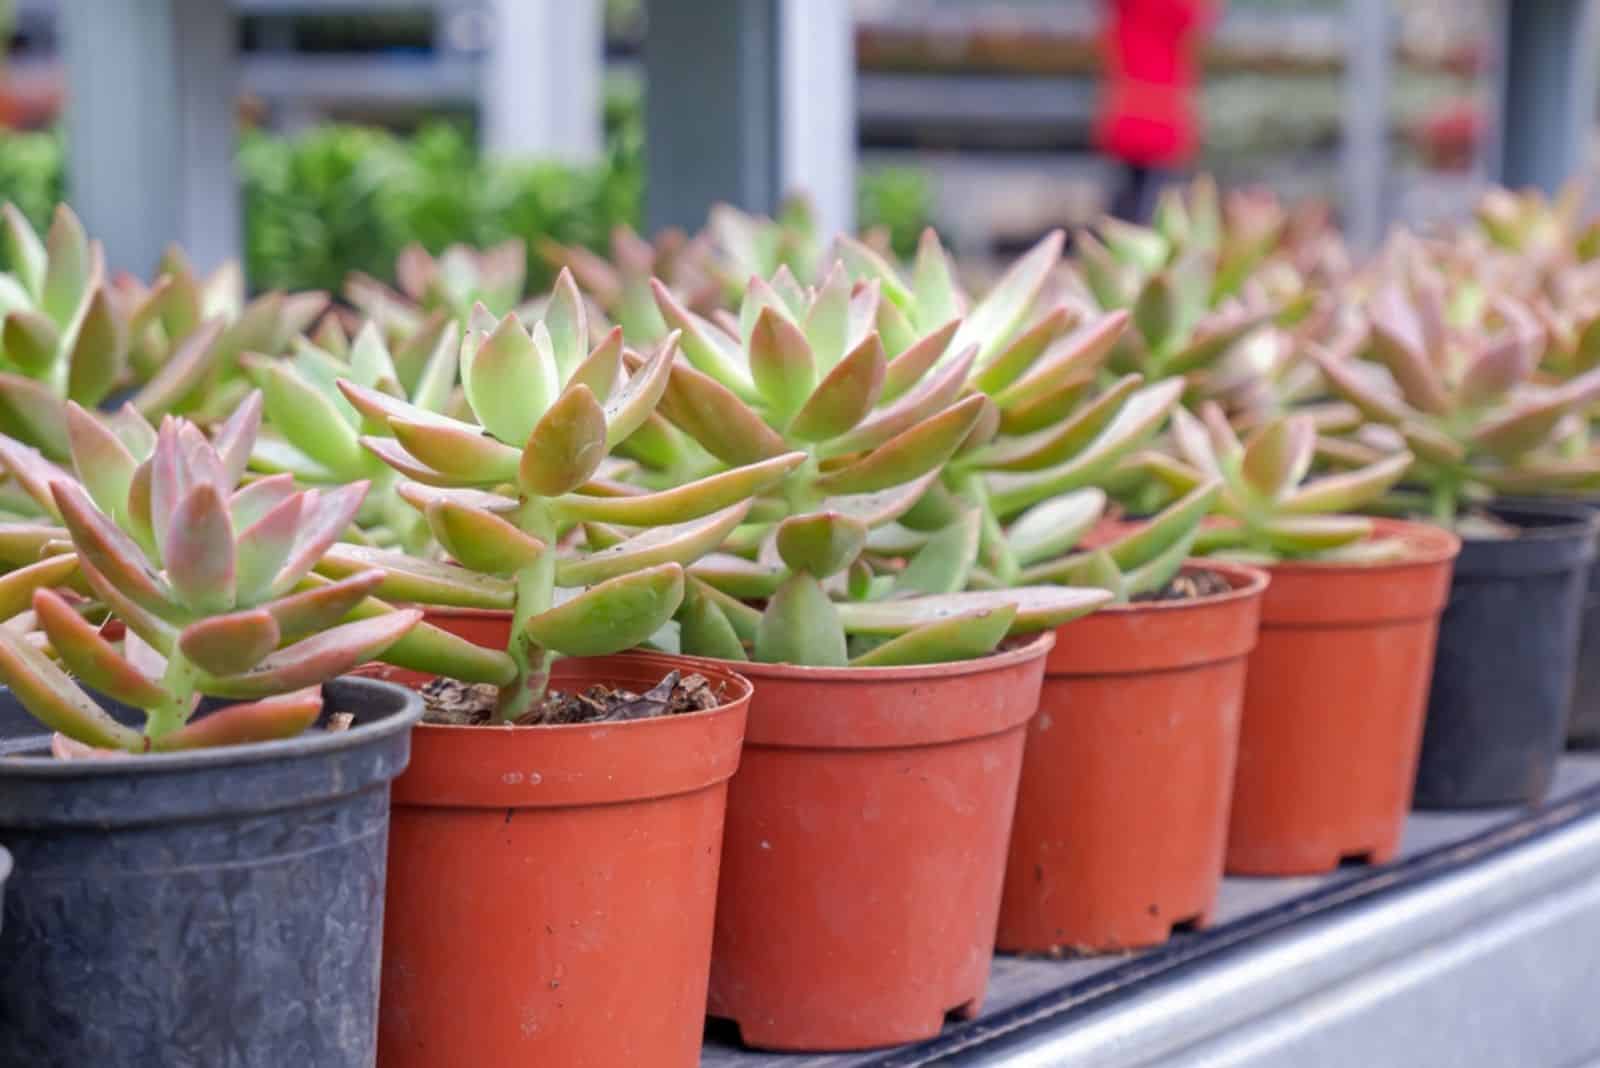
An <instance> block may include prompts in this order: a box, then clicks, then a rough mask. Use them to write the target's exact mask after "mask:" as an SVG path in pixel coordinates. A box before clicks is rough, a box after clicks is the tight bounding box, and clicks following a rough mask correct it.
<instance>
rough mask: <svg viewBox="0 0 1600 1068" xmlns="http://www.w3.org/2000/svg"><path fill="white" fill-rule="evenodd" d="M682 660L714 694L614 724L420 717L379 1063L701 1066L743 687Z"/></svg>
mask: <svg viewBox="0 0 1600 1068" xmlns="http://www.w3.org/2000/svg"><path fill="white" fill-rule="evenodd" d="M504 635H505V631H504V626H503V625H502V627H501V630H500V632H499V637H500V639H501V641H503V639H504ZM684 664H685V662H684V661H683V660H681V659H678V658H673V657H663V656H653V655H643V654H629V655H625V656H613V657H596V658H590V659H581V660H577V659H575V660H563V661H559V662H557V664H556V667H555V671H554V673H553V679H552V685H553V686H555V687H557V688H576V687H584V686H588V685H590V684H592V683H597V682H604V683H608V684H611V685H622V686H628V687H630V688H634V689H645V688H648V687H649V686H653V685H654V684H655V683H657V682H659V681H660V680H661V677H662V676H663V675H664V674H666V673H667V672H668V671H670V670H672V669H673V668H682V667H683V666H684ZM694 667H695V670H696V671H699V672H701V673H702V674H704V675H706V676H707V677H708V678H709V679H710V680H711V681H712V682H713V684H714V685H720V686H722V687H723V688H724V693H726V694H727V695H728V697H729V700H728V702H727V703H726V704H724V705H722V706H720V707H718V708H716V709H713V710H711V711H707V712H697V713H691V714H688V715H681V716H671V717H663V718H657V719H648V720H636V721H632V722H626V723H607V724H593V725H578V726H557V727H504V728H499V727H449V726H436V725H430V724H423V725H422V726H420V727H418V728H417V732H416V735H415V738H414V740H413V743H412V744H413V749H412V764H411V768H410V770H409V771H408V772H407V774H405V775H404V776H402V777H401V778H400V779H399V780H398V781H397V782H396V783H395V788H394V824H393V829H392V832H391V836H390V870H391V872H392V878H391V880H390V884H389V903H388V915H387V920H386V923H385V928H384V946H383V952H384V958H383V1000H382V1005H381V1009H380V1015H379V1057H378V1060H379V1063H380V1064H382V1065H383V1066H384V1068H439V1066H440V1065H446V1064H461V1065H471V1066H473V1068H513V1066H515V1068H521V1066H524V1065H561V1066H562V1068H619V1066H621V1065H628V1066H630V1068H632V1066H639V1068H694V1066H697V1065H698V1064H699V1063H700V1046H701V1035H702V1032H703V1030H704V1025H705V995H706V975H707V969H708V968H709V965H710V955H711V925H712V913H713V909H714V906H715V903H716V891H717V869H718V859H719V856H720V850H721V845H722V826H723V810H724V803H725V801H726V797H727V781H728V778H729V776H731V775H732V774H733V772H734V769H735V768H736V767H738V764H739V752H740V743H741V741H742V739H743V736H744V724H745V716H746V712H747V709H748V707H749V702H750V693H751V688H750V684H749V683H748V682H746V681H745V680H744V679H742V678H740V677H739V676H737V675H735V674H733V673H731V672H727V671H723V670H720V669H718V668H717V667H715V666H713V665H706V664H699V663H696V664H695V665H694Z"/></svg>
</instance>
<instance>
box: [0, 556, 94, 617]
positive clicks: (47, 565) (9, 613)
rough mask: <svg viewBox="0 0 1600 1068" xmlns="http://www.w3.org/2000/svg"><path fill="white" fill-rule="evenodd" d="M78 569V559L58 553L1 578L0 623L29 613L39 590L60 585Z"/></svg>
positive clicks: (7, 573)
mask: <svg viewBox="0 0 1600 1068" xmlns="http://www.w3.org/2000/svg"><path fill="white" fill-rule="evenodd" d="M77 570H78V558H77V557H76V556H74V555H72V554H71V553H70V552H69V553H58V554H55V555H52V556H48V557H46V558H44V559H42V560H36V561H34V562H32V563H30V564H28V565H27V566H25V567H19V568H17V569H16V570H14V571H8V572H6V573H5V574H3V575H0V623H3V622H4V621H6V620H8V619H11V618H12V617H14V616H17V615H20V614H21V613H23V612H26V611H28V609H29V608H30V607H32V606H33V605H34V603H35V601H36V594H37V592H38V591H40V590H44V589H49V588H50V587H53V586H60V585H63V584H65V583H66V582H67V580H68V579H70V578H71V577H72V576H73V574H74V572H76V571H77Z"/></svg>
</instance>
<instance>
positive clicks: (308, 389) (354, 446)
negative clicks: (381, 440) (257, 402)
mask: <svg viewBox="0 0 1600 1068" xmlns="http://www.w3.org/2000/svg"><path fill="white" fill-rule="evenodd" d="M260 385H261V394H262V399H263V401H264V403H265V407H266V413H267V418H268V419H269V420H270V421H271V422H272V425H273V426H274V427H276V428H277V429H278V430H279V431H281V432H282V433H283V435H284V437H286V438H288V439H289V440H290V441H292V442H293V443H294V444H295V446H296V447H297V448H298V449H300V450H301V451H302V452H304V453H305V454H306V455H307V456H309V457H311V458H312V459H313V460H315V461H316V462H317V463H319V464H321V465H323V466H324V467H326V468H327V469H328V470H330V471H334V472H336V473H339V474H341V475H342V476H343V477H346V478H349V477H352V476H353V475H354V473H355V472H358V471H361V470H362V469H363V467H364V465H365V464H366V462H367V460H366V455H365V453H363V452H362V449H361V442H360V439H359V437H358V436H357V434H356V428H355V427H353V426H351V425H350V423H349V422H347V421H346V419H345V416H344V414H343V413H342V412H340V410H339V408H338V406H337V405H336V404H335V403H334V401H333V399H332V398H330V397H329V396H328V395H327V394H325V393H323V392H322V391H321V390H320V389H317V388H316V387H315V386H313V385H312V384H311V383H310V382H308V381H306V380H305V379H303V378H301V377H300V376H299V375H297V374H295V372H294V371H293V370H291V369H290V367H289V365H288V364H283V363H274V364H270V365H268V366H267V367H266V369H265V371H264V373H263V374H262V377H261V383H260Z"/></svg>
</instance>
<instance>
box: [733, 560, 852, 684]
mask: <svg viewBox="0 0 1600 1068" xmlns="http://www.w3.org/2000/svg"><path fill="white" fill-rule="evenodd" d="M755 659H756V660H759V661H761V662H762V663H767V664H801V665H804V666H806V667H843V666H845V663H846V662H847V661H848V659H849V656H848V654H847V651H846V648H845V636H844V628H843V627H842V626H841V625H840V622H839V612H838V608H837V606H835V605H834V603H833V602H832V601H830V600H829V599H828V595H827V593H825V592H824V591H823V589H822V584H821V583H820V582H819V581H818V580H817V578H816V577H815V576H814V575H809V574H798V575H792V576H790V577H789V578H788V579H786V580H785V581H784V583H783V585H782V586H779V587H778V590H777V592H776V593H774V594H773V595H772V597H771V599H770V600H769V601H768V602H767V607H766V611H764V612H762V614H761V624H760V626H759V627H757V629H756V641H755Z"/></svg>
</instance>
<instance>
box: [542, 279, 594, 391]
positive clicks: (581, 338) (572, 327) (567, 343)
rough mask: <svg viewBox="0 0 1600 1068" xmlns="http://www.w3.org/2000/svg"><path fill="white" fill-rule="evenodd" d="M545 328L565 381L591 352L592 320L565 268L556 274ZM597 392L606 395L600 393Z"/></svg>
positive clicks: (546, 313) (546, 312) (547, 307)
mask: <svg viewBox="0 0 1600 1068" xmlns="http://www.w3.org/2000/svg"><path fill="white" fill-rule="evenodd" d="M544 325H545V329H546V330H548V331H549V332H550V350H551V352H553V353H554V354H555V359H556V367H557V368H558V369H559V370H560V380H561V381H563V382H565V381H567V380H568V379H570V378H571V377H572V375H573V371H574V370H575V369H576V368H577V366H578V365H579V364H580V363H582V362H583V360H584V357H585V356H586V355H587V354H588V352H589V321H588V317H587V315H586V314H585V313H584V309H583V295H582V294H580V293H579V292H578V284H577V283H576V282H574V281H573V280H572V272H571V271H569V270H567V269H566V268H565V267H563V268H562V269H561V273H560V274H558V275H556V282H555V286H554V287H553V288H552V289H551V290H550V301H549V303H548V304H546V305H545V309H544ZM590 388H593V387H592V386H591V387H590ZM595 392H596V393H599V394H600V395H601V396H604V395H605V394H604V393H603V392H602V391H600V390H595Z"/></svg>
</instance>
